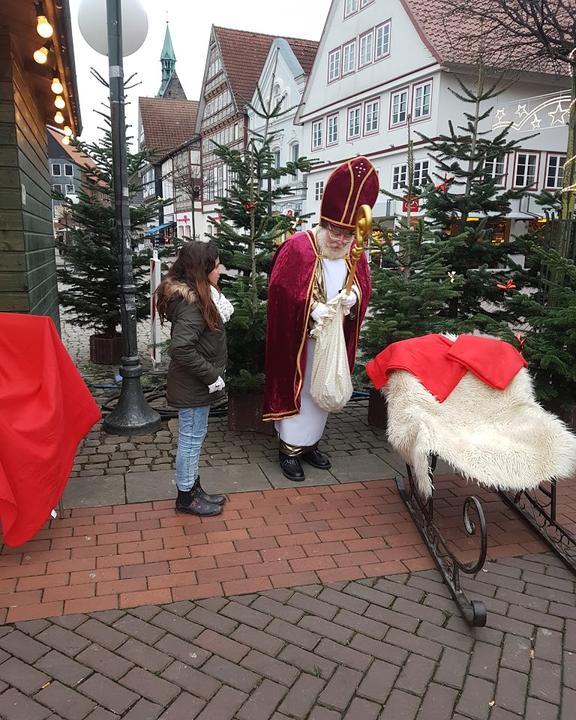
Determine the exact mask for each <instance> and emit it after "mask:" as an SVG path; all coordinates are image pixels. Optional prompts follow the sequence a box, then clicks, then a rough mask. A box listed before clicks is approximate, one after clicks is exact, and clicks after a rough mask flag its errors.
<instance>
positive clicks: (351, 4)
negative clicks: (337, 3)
mask: <svg viewBox="0 0 576 720" xmlns="http://www.w3.org/2000/svg"><path fill="white" fill-rule="evenodd" d="M355 12H358V0H346V1H345V3H344V17H345V18H347V17H348V16H349V15H353V14H354V13H355Z"/></svg>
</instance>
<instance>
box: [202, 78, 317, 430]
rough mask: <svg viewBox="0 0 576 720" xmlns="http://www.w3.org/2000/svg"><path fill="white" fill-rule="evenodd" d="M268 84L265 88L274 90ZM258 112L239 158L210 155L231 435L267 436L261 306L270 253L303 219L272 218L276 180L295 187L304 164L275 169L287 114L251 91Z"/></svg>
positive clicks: (222, 150)
mask: <svg viewBox="0 0 576 720" xmlns="http://www.w3.org/2000/svg"><path fill="white" fill-rule="evenodd" d="M273 84H274V83H272V86H273ZM257 95H258V98H259V107H257V108H255V107H252V106H251V109H252V111H253V112H254V113H255V114H256V115H257V116H258V117H259V118H261V119H262V121H263V124H264V130H263V132H262V133H256V132H251V134H250V137H249V139H248V142H247V145H246V148H245V150H243V151H239V150H236V149H232V148H229V147H226V146H224V145H217V146H216V150H215V154H216V155H217V156H218V157H219V158H220V159H221V160H223V162H224V163H225V165H226V166H227V174H228V177H229V178H230V177H232V178H233V181H232V182H231V183H230V185H229V187H228V190H227V193H226V195H225V196H224V197H220V198H218V202H219V207H218V209H217V213H218V215H217V217H215V218H213V220H212V221H213V224H214V225H215V228H216V232H215V234H214V236H213V237H214V238H215V239H216V241H217V243H218V247H219V251H220V259H221V261H222V263H223V265H224V267H225V268H226V275H225V276H224V278H223V279H222V284H223V287H224V289H225V293H226V295H227V296H228V297H229V299H230V300H231V302H232V303H233V305H234V308H235V310H234V314H233V315H232V318H231V319H230V321H229V322H228V324H227V326H226V332H227V335H228V355H229V358H230V360H229V367H228V371H227V374H226V378H227V379H226V384H227V387H228V426H229V428H230V429H234V430H236V429H238V430H261V431H270V432H271V431H272V425H271V424H270V423H263V422H262V421H261V417H262V399H263V387H264V347H265V335H266V298H267V284H268V276H267V274H268V271H269V268H270V261H271V258H272V255H273V253H274V250H275V248H276V247H277V245H278V244H279V243H280V242H282V241H283V240H284V239H285V237H287V236H288V235H291V234H292V233H293V232H294V231H295V229H296V227H297V226H298V225H299V224H300V223H301V222H302V220H303V219H304V217H305V216H300V217H295V216H289V215H286V214H282V213H278V212H275V211H274V209H273V208H274V205H275V203H277V202H279V201H281V200H283V199H285V198H288V197H290V196H291V195H292V194H293V190H292V188H291V185H290V184H289V183H286V182H285V181H284V183H283V182H282V181H283V179H285V180H286V179H292V180H294V179H295V178H296V176H297V174H298V172H306V171H308V170H309V169H310V161H309V160H308V159H306V158H298V159H297V160H295V161H291V162H287V163H286V165H283V166H278V165H277V163H276V157H275V154H274V153H273V152H272V144H273V143H274V141H275V139H276V133H274V132H272V131H271V130H270V123H271V121H272V120H275V119H278V118H280V117H281V116H282V115H284V114H285V113H286V112H288V111H286V110H284V111H283V110H282V109H281V107H280V103H277V104H276V105H274V106H273V107H272V106H271V102H270V101H269V102H268V103H266V102H265V100H264V99H263V98H262V95H261V93H260V91H259V90H258V93H257Z"/></svg>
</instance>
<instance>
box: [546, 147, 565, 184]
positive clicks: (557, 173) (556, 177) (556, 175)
mask: <svg viewBox="0 0 576 720" xmlns="http://www.w3.org/2000/svg"><path fill="white" fill-rule="evenodd" d="M565 162H566V155H549V156H548V163H547V165H546V187H547V188H549V189H550V190H556V189H558V188H561V187H562V180H563V175H564V163H565Z"/></svg>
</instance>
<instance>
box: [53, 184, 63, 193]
mask: <svg viewBox="0 0 576 720" xmlns="http://www.w3.org/2000/svg"><path fill="white" fill-rule="evenodd" d="M52 190H53V191H54V192H55V193H61V192H62V185H58V184H56V185H52Z"/></svg>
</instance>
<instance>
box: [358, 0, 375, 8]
mask: <svg viewBox="0 0 576 720" xmlns="http://www.w3.org/2000/svg"><path fill="white" fill-rule="evenodd" d="M373 2H374V0H360V7H361V8H363V7H366V5H370V3H373Z"/></svg>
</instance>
